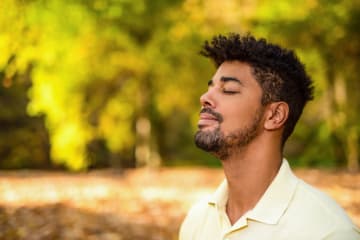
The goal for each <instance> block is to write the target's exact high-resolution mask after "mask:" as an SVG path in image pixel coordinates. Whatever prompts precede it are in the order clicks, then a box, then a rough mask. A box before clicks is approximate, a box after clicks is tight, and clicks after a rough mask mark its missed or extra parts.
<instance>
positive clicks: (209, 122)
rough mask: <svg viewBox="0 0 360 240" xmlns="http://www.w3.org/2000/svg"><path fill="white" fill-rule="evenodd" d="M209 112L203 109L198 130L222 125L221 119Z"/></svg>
mask: <svg viewBox="0 0 360 240" xmlns="http://www.w3.org/2000/svg"><path fill="white" fill-rule="evenodd" d="M216 115H217V114H214V113H212V112H210V111H209V110H205V109H203V110H202V111H201V112H200V119H199V121H198V128H199V129H203V128H206V127H211V126H218V125H219V124H220V119H219V118H218V117H217V116H216Z"/></svg>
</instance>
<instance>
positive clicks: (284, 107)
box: [264, 102, 289, 130]
mask: <svg viewBox="0 0 360 240" xmlns="http://www.w3.org/2000/svg"><path fill="white" fill-rule="evenodd" d="M288 116H289V106H288V104H287V103H286V102H274V103H271V104H270V105H269V108H268V113H267V117H266V119H265V123H264V127H265V129H267V130H276V129H279V128H281V127H282V126H284V124H285V122H286V120H287V118H288Z"/></svg>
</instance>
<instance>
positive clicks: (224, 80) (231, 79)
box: [220, 77, 244, 85]
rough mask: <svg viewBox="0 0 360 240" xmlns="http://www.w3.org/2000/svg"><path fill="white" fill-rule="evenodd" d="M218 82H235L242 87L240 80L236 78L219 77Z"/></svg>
mask: <svg viewBox="0 0 360 240" xmlns="http://www.w3.org/2000/svg"><path fill="white" fill-rule="evenodd" d="M220 81H221V82H224V83H225V82H236V83H238V84H240V85H244V83H243V82H242V81H241V80H239V79H237V78H236V77H221V78H220Z"/></svg>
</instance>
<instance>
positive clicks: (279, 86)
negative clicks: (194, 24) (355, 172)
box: [200, 33, 314, 145]
mask: <svg viewBox="0 0 360 240" xmlns="http://www.w3.org/2000/svg"><path fill="white" fill-rule="evenodd" d="M200 54H202V55H203V56H205V57H208V58H210V59H212V60H213V61H214V63H215V65H216V66H217V67H219V66H220V65H221V64H222V63H223V62H225V61H235V60H237V61H240V62H244V63H247V64H249V65H250V66H251V68H252V73H253V75H254V77H255V79H256V81H257V82H258V83H259V85H260V86H261V88H262V91H263V95H262V99H261V103H262V105H266V104H268V103H271V102H277V101H284V102H286V103H287V104H288V106H289V116H288V119H287V120H286V123H285V127H284V132H283V135H282V145H284V144H285V142H286V140H287V139H288V137H289V136H290V135H291V133H292V132H293V130H294V128H295V125H296V123H297V121H298V120H299V118H300V115H301V113H302V111H303V109H304V107H305V104H306V103H307V102H308V101H310V100H312V99H313V91H314V88H313V83H312V80H311V79H310V77H309V76H308V75H307V73H306V72H305V67H304V65H303V64H302V63H301V62H300V61H299V59H298V58H297V56H296V55H295V53H294V52H293V51H291V50H288V49H285V48H282V47H280V46H278V45H275V44H271V43H268V42H267V41H266V40H265V39H263V38H261V39H256V38H255V37H253V36H251V35H250V34H246V35H244V36H241V35H239V34H236V33H230V34H229V35H228V36H223V35H218V36H215V37H213V39H212V40H211V42H210V43H209V42H208V41H205V43H204V45H203V47H202V50H201V52H200Z"/></svg>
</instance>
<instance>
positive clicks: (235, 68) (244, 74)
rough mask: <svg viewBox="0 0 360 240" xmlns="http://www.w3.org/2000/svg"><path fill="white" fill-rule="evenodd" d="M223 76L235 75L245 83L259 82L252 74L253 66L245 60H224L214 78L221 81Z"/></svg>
mask: <svg viewBox="0 0 360 240" xmlns="http://www.w3.org/2000/svg"><path fill="white" fill-rule="evenodd" d="M222 77H234V78H237V79H239V80H240V81H241V82H242V83H244V84H250V85H252V84H257V82H256V80H255V77H254V76H253V74H252V67H251V66H250V65H249V64H247V63H244V62H239V61H231V62H230V61H226V62H223V63H222V64H221V65H220V66H219V67H218V69H217V71H216V73H215V75H214V78H213V80H214V81H219V80H220V79H221V78H222Z"/></svg>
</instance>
